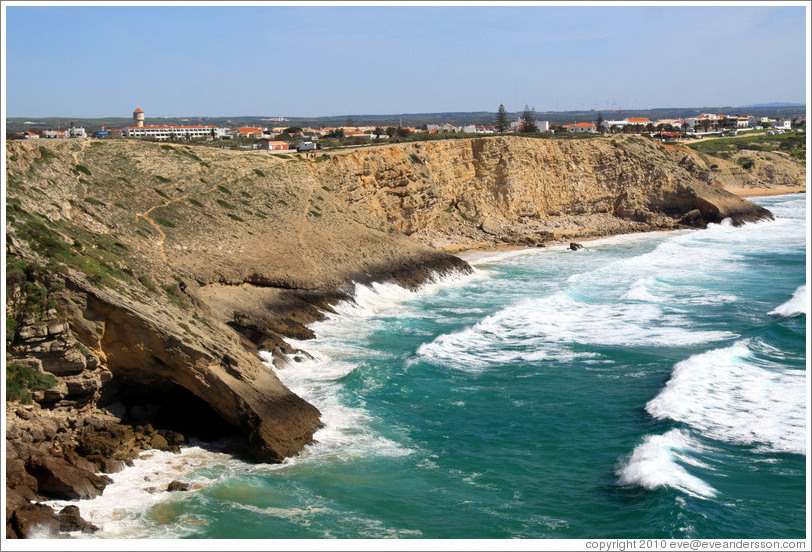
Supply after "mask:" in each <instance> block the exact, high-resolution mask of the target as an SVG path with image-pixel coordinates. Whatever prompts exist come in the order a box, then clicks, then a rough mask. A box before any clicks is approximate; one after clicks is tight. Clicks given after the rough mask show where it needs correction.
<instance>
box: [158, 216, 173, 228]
mask: <svg viewBox="0 0 812 552" xmlns="http://www.w3.org/2000/svg"><path fill="white" fill-rule="evenodd" d="M155 222H157V223H158V224H160V225H161V226H166V227H167V228H175V223H174V222H172V221H171V220H167V219H165V218H163V217H155Z"/></svg>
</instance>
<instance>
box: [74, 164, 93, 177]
mask: <svg viewBox="0 0 812 552" xmlns="http://www.w3.org/2000/svg"><path fill="white" fill-rule="evenodd" d="M73 169H74V170H75V171H76V173H77V174H78V173H83V174H86V175H88V176H90V169H88V168H87V167H85V166H84V165H74V166H73Z"/></svg>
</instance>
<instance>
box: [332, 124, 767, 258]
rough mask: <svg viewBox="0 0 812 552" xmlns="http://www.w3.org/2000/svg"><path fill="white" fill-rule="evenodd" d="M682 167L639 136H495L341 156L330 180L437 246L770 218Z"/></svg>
mask: <svg viewBox="0 0 812 552" xmlns="http://www.w3.org/2000/svg"><path fill="white" fill-rule="evenodd" d="M686 156H687V157H686ZM683 157H685V158H687V160H688V161H685V162H684V163H680V162H679V161H678V160H677V159H675V157H674V156H673V155H672V153H671V152H670V151H669V150H667V149H666V147H665V146H663V145H661V144H659V143H657V142H655V141H653V140H648V139H644V138H638V137H626V136H613V137H611V138H596V139H591V140H538V139H532V138H521V137H492V138H481V139H473V140H455V141H437V142H424V143H415V144H408V145H404V146H401V147H398V148H394V147H389V148H378V149H375V148H370V149H361V150H358V151H355V152H352V153H349V154H344V155H335V156H334V157H333V159H332V164H331V166H329V167H326V168H325V169H324V171H325V176H324V178H325V179H328V180H331V181H333V182H336V183H337V185H338V187H339V189H340V190H341V191H342V192H343V193H344V194H345V195H346V197H347V199H348V201H350V202H351V204H353V205H358V206H359V209H363V210H364V211H365V212H366V213H367V214H368V215H369V216H370V217H371V218H373V219H376V220H385V221H387V222H388V223H390V224H392V225H393V226H394V227H395V228H396V229H397V230H398V231H400V232H403V233H405V234H407V235H411V236H413V237H416V238H417V239H422V240H424V241H426V242H427V243H431V244H434V245H438V246H442V245H447V244H449V243H454V242H457V243H460V242H463V243H466V242H467V243H481V242H496V243H514V244H520V245H524V244H526V240H527V239H528V238H530V239H533V238H538V237H539V236H545V237H546V236H554V237H563V236H594V235H603V234H611V233H620V232H633V231H642V230H652V229H662V228H673V227H674V226H675V225H677V224H679V220H680V219H681V218H682V217H683V216H684V215H685V214H686V213H688V212H690V211H692V210H695V209H696V210H698V212H699V214H700V215H701V217H702V224H705V223H709V222H719V221H721V220H722V219H724V218H731V219H732V220H733V221H734V223H736V224H738V223H741V222H746V221H752V220H757V219H759V218H763V217H768V216H770V215H769V213H768V212H767V211H766V210H765V209H762V208H760V207H758V206H756V205H754V204H753V203H751V202H749V201H745V200H742V199H740V198H738V197H736V196H734V195H733V194H730V193H727V192H725V191H724V190H722V189H720V188H718V187H716V186H715V185H713V184H712V183H711V181H710V180H706V179H703V178H700V176H702V175H705V174H706V172H705V171H703V170H702V169H700V168H698V167H697V165H696V163H695V162H694V160H693V157H692V156H691V155H690V154H686V155H683ZM692 169H694V170H692Z"/></svg>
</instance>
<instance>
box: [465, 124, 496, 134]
mask: <svg viewBox="0 0 812 552" xmlns="http://www.w3.org/2000/svg"><path fill="white" fill-rule="evenodd" d="M462 131H463V132H466V133H468V134H493V133H495V132H496V129H495V128H494V127H492V126H480V125H466V126H464V127H462Z"/></svg>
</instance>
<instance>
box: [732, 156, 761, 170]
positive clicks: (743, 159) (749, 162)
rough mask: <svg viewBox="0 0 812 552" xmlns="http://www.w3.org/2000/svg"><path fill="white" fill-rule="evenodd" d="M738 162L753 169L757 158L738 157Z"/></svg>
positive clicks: (745, 167) (748, 168)
mask: <svg viewBox="0 0 812 552" xmlns="http://www.w3.org/2000/svg"><path fill="white" fill-rule="evenodd" d="M736 163H737V164H739V165H741V167H742V168H743V169H747V170H750V169H752V168H753V167H754V166H755V164H756V162H755V160H754V159H753V158H752V157H739V158H738V159H736Z"/></svg>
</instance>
